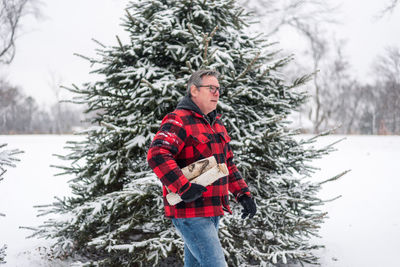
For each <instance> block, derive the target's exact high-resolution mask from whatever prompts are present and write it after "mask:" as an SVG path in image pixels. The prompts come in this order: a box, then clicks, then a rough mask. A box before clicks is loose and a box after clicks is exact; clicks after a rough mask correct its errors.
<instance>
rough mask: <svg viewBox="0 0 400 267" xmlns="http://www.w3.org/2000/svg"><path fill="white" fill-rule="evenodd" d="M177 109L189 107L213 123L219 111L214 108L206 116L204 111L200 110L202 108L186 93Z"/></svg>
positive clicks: (188, 108)
mask: <svg viewBox="0 0 400 267" xmlns="http://www.w3.org/2000/svg"><path fill="white" fill-rule="evenodd" d="M176 109H187V110H191V111H194V112H196V113H197V114H200V115H201V116H202V117H204V118H206V119H207V120H208V122H209V123H210V124H212V123H213V122H214V120H215V118H216V117H217V111H216V110H213V111H211V112H210V113H208V114H207V116H205V115H204V114H203V112H202V111H201V110H200V108H199V107H198V106H197V105H196V104H195V103H194V102H193V100H192V99H191V98H190V96H188V95H186V96H184V97H183V98H182V99H181V101H179V103H178V105H177V106H176Z"/></svg>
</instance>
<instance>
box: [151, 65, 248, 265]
mask: <svg viewBox="0 0 400 267" xmlns="http://www.w3.org/2000/svg"><path fill="white" fill-rule="evenodd" d="M218 76H219V73H218V72H216V71H210V70H200V71H197V72H195V73H193V75H192V76H191V77H190V79H189V82H188V85H187V90H188V91H187V95H186V96H185V97H184V98H183V99H182V100H181V101H180V102H179V104H178V106H177V107H176V109H175V110H174V111H173V112H172V113H169V114H167V115H166V116H165V117H164V119H163V120H162V122H161V127H160V130H159V131H158V132H157V134H156V135H155V137H154V139H153V142H152V143H151V145H150V149H149V151H148V154H147V161H148V163H149V165H150V167H151V168H152V169H153V171H154V172H155V174H156V175H157V176H158V177H159V178H160V180H161V182H162V184H163V195H164V209H165V215H166V216H167V217H170V218H172V223H173V224H174V226H175V227H176V229H177V230H178V232H179V233H180V235H181V236H182V238H183V240H184V244H185V266H207V267H210V266H212V267H219V266H226V262H225V258H224V253H223V250H222V247H221V243H220V241H219V238H218V224H219V219H220V216H222V215H223V214H224V211H228V212H229V213H232V211H231V209H230V208H229V204H228V194H229V193H228V191H230V192H231V193H232V194H233V195H234V196H235V197H236V199H237V200H238V201H239V203H241V204H242V205H243V208H244V209H243V215H242V218H245V217H246V216H247V215H250V216H249V218H252V217H253V216H254V214H255V213H256V205H255V203H254V201H253V199H252V198H251V195H250V192H249V189H248V187H247V185H246V183H245V181H244V180H243V178H242V176H241V174H240V173H239V171H238V170H237V168H236V166H235V164H234V163H233V161H232V159H233V154H232V151H231V148H230V145H229V141H230V137H229V135H228V133H227V131H226V129H225V127H224V126H223V125H222V122H221V120H220V118H221V115H220V114H217V112H216V110H215V109H216V107H217V103H218V99H219V97H220V95H221V94H222V88H220V85H219V82H218ZM210 156H214V157H215V159H216V161H217V163H219V164H222V163H225V164H226V165H227V167H228V170H229V175H228V176H225V177H222V178H220V179H218V180H217V181H216V182H214V183H213V184H211V185H209V186H207V187H204V186H202V185H199V184H195V183H191V182H189V180H188V179H187V178H186V177H185V176H184V175H183V174H182V171H181V169H182V168H184V167H186V166H188V165H190V164H192V163H193V162H196V161H198V160H200V159H204V158H207V157H210ZM167 188H168V190H169V191H171V192H173V193H177V194H179V195H180V197H181V199H182V200H183V202H180V203H178V204H176V205H174V206H171V205H170V204H169V203H168V201H167V199H166V195H167V193H168V190H167Z"/></svg>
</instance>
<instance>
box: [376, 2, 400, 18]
mask: <svg viewBox="0 0 400 267" xmlns="http://www.w3.org/2000/svg"><path fill="white" fill-rule="evenodd" d="M398 4H399V0H390V1H388V3H387V4H386V6H385V7H384V8H383V9H382V10H381V11H380V12H379V13H378V15H377V18H378V19H379V18H382V17H384V16H385V15H387V14H391V13H393V12H394V10H395V9H396V7H397V5H398Z"/></svg>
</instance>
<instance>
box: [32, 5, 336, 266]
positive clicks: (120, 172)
mask: <svg viewBox="0 0 400 267" xmlns="http://www.w3.org/2000/svg"><path fill="white" fill-rule="evenodd" d="M249 23H251V17H250V16H249V15H248V14H245V13H244V12H243V10H242V9H241V8H240V7H238V6H237V5H236V3H235V1H233V0H214V1H211V0H202V1H197V0H181V1H175V0H144V1H131V2H130V3H129V5H128V7H127V9H126V16H125V18H124V23H123V27H124V28H125V29H126V31H127V32H128V33H129V38H130V40H129V41H128V42H127V43H126V44H123V42H121V41H120V40H119V39H118V45H116V46H112V47H109V46H103V45H101V47H100V49H99V50H98V57H97V58H94V59H89V60H90V61H91V63H93V64H94V65H95V66H97V68H96V69H95V70H94V73H95V74H97V75H100V77H102V78H99V80H98V81H96V82H92V83H87V84H84V85H82V86H80V87H77V86H74V87H73V88H71V89H70V90H71V91H73V92H75V93H77V94H78V96H77V97H76V98H75V102H76V103H82V104H87V105H88V106H89V108H88V112H93V111H94V112H97V116H95V118H94V119H93V121H92V123H93V127H91V128H90V129H88V130H87V131H85V132H84V133H83V134H84V136H85V140H84V141H81V142H70V143H69V148H70V150H71V153H70V154H68V155H65V156H60V157H62V158H64V159H65V160H67V161H72V163H71V164H68V165H67V166H59V167H60V168H62V169H63V170H64V172H63V173H66V174H70V175H71V174H72V175H73V176H74V178H73V180H71V183H70V186H71V188H72V192H73V196H72V197H68V198H64V199H58V200H57V201H56V202H55V203H53V204H52V205H49V206H47V207H46V208H43V209H42V210H41V212H42V214H49V213H50V214H53V215H54V216H55V215H62V216H60V217H59V218H57V219H49V220H47V221H46V222H45V224H44V225H42V226H41V227H39V228H37V230H36V232H35V233H34V236H40V237H46V238H53V239H54V240H55V244H54V250H55V251H56V253H57V254H58V255H63V256H65V255H75V256H76V255H79V256H85V257H87V259H88V260H83V259H82V260H81V261H82V262H83V264H82V265H85V264H86V265H87V266H90V265H94V266H139V265H140V266H154V265H157V264H160V262H163V261H164V262H165V261H169V260H170V259H172V260H175V261H176V260H180V259H179V258H181V257H182V254H183V253H182V252H183V243H182V242H181V241H180V239H179V237H178V235H177V233H176V232H175V230H174V228H173V226H172V224H171V222H170V220H168V219H166V218H164V216H163V204H162V201H163V200H162V190H161V183H160V181H159V180H158V178H156V176H155V175H154V174H153V172H152V171H151V170H150V169H149V167H148V166H147V163H146V152H147V149H148V146H149V144H150V142H151V140H152V138H153V136H154V134H155V133H156V132H157V130H158V127H159V125H160V122H161V119H162V118H163V117H164V116H165V115H166V114H167V113H168V112H171V111H172V110H173V109H174V108H175V106H176V104H177V103H178V101H179V100H180V98H181V97H182V96H184V95H185V91H186V89H185V86H186V83H187V80H188V78H189V77H190V75H191V73H192V72H193V71H195V70H198V69H201V68H208V69H215V70H217V71H219V72H220V73H221V74H222V76H221V77H220V84H221V85H222V86H224V87H225V88H226V90H227V93H226V94H225V95H224V96H222V97H221V98H220V102H219V105H218V108H219V111H220V112H222V113H223V114H224V115H223V118H224V120H225V121H224V123H225V125H226V127H227V129H228V132H229V134H230V136H231V137H232V140H233V141H232V142H231V144H232V148H233V151H234V153H235V156H236V163H237V165H238V167H239V169H240V170H241V172H242V174H243V176H244V178H245V180H246V182H247V184H248V185H249V186H250V190H251V192H252V194H253V195H254V197H255V200H256V202H257V206H258V209H259V212H258V214H257V216H255V217H254V219H253V220H252V221H244V220H241V219H240V212H239V210H240V207H239V205H234V204H233V206H236V208H235V210H234V212H235V215H234V216H230V215H226V216H224V219H223V221H222V223H221V229H220V237H221V241H222V243H223V247H224V248H225V249H226V253H227V254H226V258H227V261H228V263H229V265H230V266H240V265H242V266H250V265H251V264H254V265H256V266H269V265H273V264H275V263H282V262H283V263H285V262H287V261H290V260H292V261H299V262H317V258H316V257H315V256H314V255H313V254H312V249H314V248H317V247H318V245H314V244H310V241H309V239H310V237H311V236H313V235H317V232H318V228H319V226H320V224H321V223H322V221H323V219H324V217H325V216H326V214H325V213H323V212H321V211H319V210H318V207H319V206H320V205H322V204H323V201H322V200H321V199H319V198H318V197H317V195H316V194H317V192H318V190H319V189H320V186H321V184H320V183H312V182H310V181H307V179H304V178H305V177H307V176H309V175H310V174H311V173H312V172H313V170H314V169H313V167H311V166H309V165H307V161H309V160H312V159H315V158H318V157H320V156H322V155H323V154H326V153H328V152H329V151H330V150H331V149H332V147H326V148H323V149H314V148H313V147H311V146H309V144H310V143H312V142H313V141H314V139H310V140H301V141H298V140H296V139H295V138H294V136H295V135H296V134H297V132H296V131H291V130H289V129H288V128H287V125H288V123H289V122H288V121H286V120H285V118H286V116H287V115H288V114H289V113H291V111H293V110H295V109H297V108H298V107H299V106H300V105H301V104H302V103H304V102H305V101H306V99H307V96H306V94H305V93H296V92H295V91H294V90H292V89H293V88H295V87H297V86H299V85H302V84H304V83H305V82H306V81H307V80H308V79H309V78H310V75H305V76H303V77H300V78H299V79H297V80H295V81H294V82H289V81H286V80H285V77H284V75H283V74H282V73H280V69H281V68H282V67H283V66H285V65H286V64H287V63H288V62H290V60H291V58H280V57H279V55H278V53H277V52H276V49H275V48H273V46H272V45H271V44H270V43H269V42H268V41H267V40H264V39H263V37H262V36H260V35H258V36H250V34H249V33H248V29H247V25H248V24H249Z"/></svg>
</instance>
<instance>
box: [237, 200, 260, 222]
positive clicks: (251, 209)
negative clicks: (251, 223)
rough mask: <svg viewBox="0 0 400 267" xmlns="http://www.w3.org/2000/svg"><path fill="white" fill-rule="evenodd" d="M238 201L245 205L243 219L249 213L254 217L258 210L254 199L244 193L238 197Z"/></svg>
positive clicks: (250, 216)
mask: <svg viewBox="0 0 400 267" xmlns="http://www.w3.org/2000/svg"><path fill="white" fill-rule="evenodd" d="M238 201H239V203H240V204H242V206H243V210H242V212H243V214H242V219H244V218H246V217H247V215H249V218H253V217H254V215H255V214H256V211H257V207H256V203H255V202H254V200H253V199H252V198H251V197H249V196H248V195H243V196H240V197H239V198H238Z"/></svg>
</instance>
